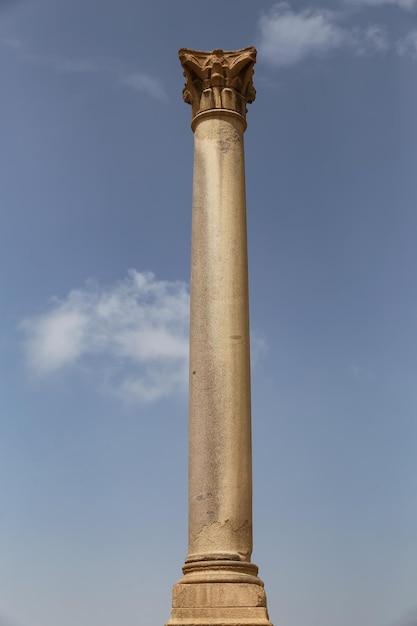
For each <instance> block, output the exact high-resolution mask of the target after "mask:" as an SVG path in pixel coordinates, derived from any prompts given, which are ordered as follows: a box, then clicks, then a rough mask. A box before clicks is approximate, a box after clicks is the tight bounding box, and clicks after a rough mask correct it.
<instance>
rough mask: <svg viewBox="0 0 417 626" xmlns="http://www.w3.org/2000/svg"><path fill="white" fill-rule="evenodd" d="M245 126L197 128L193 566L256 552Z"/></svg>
mask: <svg viewBox="0 0 417 626" xmlns="http://www.w3.org/2000/svg"><path fill="white" fill-rule="evenodd" d="M244 128H245V122H244V120H243V118H242V117H241V116H239V115H237V114H236V113H233V112H227V111H226V112H221V111H210V113H208V114H207V113H206V114H203V115H202V116H201V117H200V119H197V120H196V121H195V130H194V133H195V143H194V189H193V218H192V220H193V222H192V258H191V318H190V323H191V326H190V415H189V555H188V559H187V561H189V560H195V559H201V558H205V559H207V558H208V556H209V555H211V558H213V559H216V558H226V559H227V558H230V559H233V560H244V561H249V560H250V555H251V552H252V475H251V424H250V421H251V415H250V353H249V303H248V266H247V241H246V200H245V167H244V149H243V132H244Z"/></svg>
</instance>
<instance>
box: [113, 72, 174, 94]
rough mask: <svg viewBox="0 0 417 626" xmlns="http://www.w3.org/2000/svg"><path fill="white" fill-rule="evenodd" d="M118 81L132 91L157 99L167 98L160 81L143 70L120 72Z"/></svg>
mask: <svg viewBox="0 0 417 626" xmlns="http://www.w3.org/2000/svg"><path fill="white" fill-rule="evenodd" d="M120 81H121V82H122V83H123V84H124V85H127V86H128V87H131V88H132V89H133V90H134V91H141V92H143V93H146V94H148V95H149V96H151V97H152V98H156V99H157V100H167V99H168V97H167V94H166V91H165V89H164V88H163V87H162V85H161V83H160V82H159V81H158V80H157V79H156V78H154V77H152V76H149V75H148V74H145V73H143V72H132V73H126V74H124V73H121V74H120Z"/></svg>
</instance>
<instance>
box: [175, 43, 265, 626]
mask: <svg viewBox="0 0 417 626" xmlns="http://www.w3.org/2000/svg"><path fill="white" fill-rule="evenodd" d="M179 56H180V60H181V63H182V65H183V68H184V75H185V77H186V85H185V88H184V99H185V101H186V102H188V103H190V104H191V106H192V112H193V120H192V129H193V131H194V184H193V217H192V254H191V315H190V403H189V504H188V507H189V536H188V539H189V541H188V556H187V558H186V560H185V564H184V567H183V572H184V577H183V578H182V579H181V580H180V581H179V583H178V584H177V585H175V586H174V590H173V604H172V611H171V619H170V621H169V622H168V625H169V626H180V625H188V626H214V625H217V626H222V625H223V626H226V625H227V626H240V625H244V624H245V625H248V626H249V625H252V626H255V625H257V626H271V623H270V622H269V620H268V613H267V609H266V597H265V592H264V589H263V583H262V581H261V580H260V579H259V578H258V576H257V572H258V568H257V567H256V565H254V564H253V563H251V561H250V558H251V553H252V459H251V403H250V352H249V347H250V346H249V296H248V261H247V236H246V198H245V165H244V142H243V133H244V131H245V128H246V119H245V118H246V105H247V103H249V102H252V101H253V100H254V98H255V90H254V88H253V84H252V75H253V66H254V63H255V60H256V50H255V48H245V49H244V50H237V51H232V52H223V51H222V50H214V51H213V52H212V53H209V52H200V51H196V50H186V49H181V50H180V52H179Z"/></svg>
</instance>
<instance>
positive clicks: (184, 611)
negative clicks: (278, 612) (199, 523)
mask: <svg viewBox="0 0 417 626" xmlns="http://www.w3.org/2000/svg"><path fill="white" fill-rule="evenodd" d="M233 565H234V566H233ZM257 569H258V568H257V567H256V565H253V564H252V563H243V562H242V561H240V562H235V564H232V563H231V562H230V561H226V562H223V563H222V562H221V561H211V562H210V561H206V562H205V563H202V562H200V563H199V564H198V565H197V563H194V564H193V566H191V564H186V565H185V566H184V573H185V576H184V577H183V578H182V579H181V580H180V581H179V582H178V583H177V584H176V585H175V586H174V588H173V593H172V610H171V619H170V620H169V621H168V622H167V624H166V625H165V626H272V624H271V622H270V621H269V618H268V610H267V607H266V595H265V591H264V585H263V582H262V581H261V579H260V578H258V576H256V572H257ZM245 570H246V571H245Z"/></svg>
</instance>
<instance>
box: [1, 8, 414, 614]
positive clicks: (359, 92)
mask: <svg viewBox="0 0 417 626" xmlns="http://www.w3.org/2000/svg"><path fill="white" fill-rule="evenodd" d="M248 45H256V46H257V48H258V62H257V65H256V67H255V78H254V81H255V86H256V89H257V99H256V101H255V102H254V103H253V104H252V105H250V107H249V112H248V130H247V132H246V135H245V142H246V176H247V204H248V228H249V259H250V291H251V325H252V342H253V373H252V391H253V442H254V450H253V463H254V554H253V560H254V561H255V562H256V563H257V564H258V565H259V567H260V575H261V577H262V578H263V580H264V581H265V585H266V591H267V596H268V602H269V610H270V616H271V619H272V621H273V622H274V623H275V625H278V624H286V626H305V625H306V624H309V626H348V625H349V626H350V625H351V624H352V623H356V624H366V626H414V625H415V624H416V623H417V594H416V589H417V504H416V493H417V421H416V415H417V385H416V383H417V332H416V330H417V293H416V271H415V268H416V263H417V251H416V250H417V248H416V245H415V241H416V235H417V213H416V204H417V177H416V175H415V170H416V154H417V121H416V120H417V117H416V110H417V80H416V79H417V2H416V0H391V1H389V0H386V1H384V0H345V1H343V0H340V1H334V2H332V3H330V2H325V1H323V2H318V3H317V4H315V5H311V4H307V3H306V2H295V1H294V2H292V3H285V2H281V3H275V4H274V3H272V2H270V1H268V2H266V1H263V0H258V1H257V2H248V1H246V0H244V1H241V2H239V3H232V2H230V1H229V2H224V1H223V2H219V1H218V0H213V1H212V2H210V3H203V2H191V0H177V1H176V2H165V3H162V2H149V1H148V0H143V1H142V2H135V1H134V0H123V1H122V2H118V3H114V2H110V0H100V1H98V0H82V1H81V0H72V1H71V2H65V1H64V0H33V1H31V2H29V1H27V0H20V1H19V0H15V1H13V0H10V1H8V2H7V1H6V2H5V1H3V2H1V3H0V70H1V71H0V76H1V80H2V96H1V105H0V106H1V111H2V115H1V116H0V137H1V149H0V160H1V162H0V183H1V215H2V228H1V231H0V274H1V277H0V280H1V285H2V290H1V315H2V324H1V328H0V418H1V435H0V494H1V499H0V553H1V565H0V624H1V626H57V625H59V626H70V625H71V626H73V624H74V623H77V624H78V626H118V625H119V624H120V626H121V625H123V626H133V625H135V626H137V625H138V624H146V625H147V626H157V625H158V626H160V625H161V624H163V623H164V621H166V620H167V619H168V617H169V610H170V602H171V587H172V585H173V584H174V583H175V582H176V581H177V580H178V579H179V577H180V575H181V566H182V564H183V561H184V557H185V555H186V551H187V502H186V499H187V493H186V480H187V380H186V370H187V350H188V347H187V342H188V339H187V337H188V279H189V265H190V227H191V186H192V160H193V137H192V132H191V130H190V121H191V110H190V107H189V106H188V105H185V104H184V103H183V101H182V96H181V92H182V88H183V77H182V70H181V67H180V65H179V62H178V58H177V50H178V48H180V47H190V48H197V49H202V50H211V49H213V48H219V47H222V48H224V49H235V48H240V47H245V46H248Z"/></svg>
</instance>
